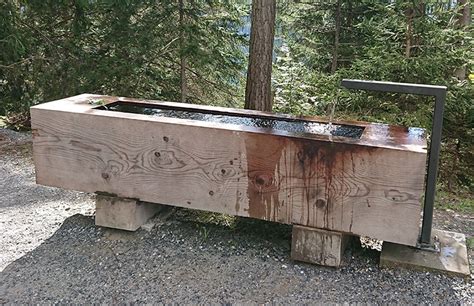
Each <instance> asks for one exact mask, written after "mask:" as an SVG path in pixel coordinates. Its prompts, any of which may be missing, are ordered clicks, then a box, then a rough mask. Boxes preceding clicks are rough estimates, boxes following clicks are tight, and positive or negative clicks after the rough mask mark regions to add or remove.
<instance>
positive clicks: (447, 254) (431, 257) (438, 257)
mask: <svg viewBox="0 0 474 306" xmlns="http://www.w3.org/2000/svg"><path fill="white" fill-rule="evenodd" d="M432 237H433V238H434V239H435V240H437V241H438V242H439V251H438V252H433V251H429V250H421V249H417V248H413V247H409V246H405V245H400V244H395V243H390V242H384V244H383V247H382V254H381V255H380V266H382V267H399V266H402V267H407V268H411V269H417V270H425V271H439V272H442V273H447V274H451V275H457V276H462V277H468V276H469V275H470V271H469V260H468V256H467V248H466V237H465V236H464V234H460V233H455V232H448V231H443V230H436V229H433V232H432Z"/></svg>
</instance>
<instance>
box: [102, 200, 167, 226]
mask: <svg viewBox="0 0 474 306" xmlns="http://www.w3.org/2000/svg"><path fill="white" fill-rule="evenodd" d="M161 209H162V205H160V204H155V203H147V202H140V201H137V200H134V199H126V198H119V197H113V196H106V195H99V194H98V195H97V196H96V213H95V224H96V225H98V226H104V227H110V228H116V229H122V230H126V231H136V230H137V229H138V228H139V227H140V226H142V225H143V224H144V223H145V222H147V221H148V219H150V218H151V217H153V216H154V215H155V214H156V213H157V212H159V211H160V210H161Z"/></svg>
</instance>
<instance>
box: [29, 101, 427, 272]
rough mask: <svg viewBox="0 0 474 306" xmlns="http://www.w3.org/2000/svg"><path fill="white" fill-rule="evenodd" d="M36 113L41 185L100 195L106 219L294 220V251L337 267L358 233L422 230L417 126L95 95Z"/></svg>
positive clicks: (405, 241)
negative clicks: (172, 212)
mask: <svg viewBox="0 0 474 306" xmlns="http://www.w3.org/2000/svg"><path fill="white" fill-rule="evenodd" d="M31 122H32V129H33V136H34V140H33V145H34V162H35V166H36V180H37V183H39V184H42V185H47V186H55V187H61V188H66V189H72V190H79V191H85V192H95V193H98V194H101V195H102V196H100V197H99V199H98V201H97V215H96V222H97V224H99V225H105V226H110V227H117V228H122V229H128V230H135V229H136V228H138V227H139V226H140V225H141V223H143V222H144V221H145V220H146V219H147V218H148V217H150V216H151V215H152V214H153V213H154V207H158V206H159V205H155V204H151V203H160V204H165V205H172V206H179V207H186V208H192V209H199V210H206V211H212V212H219V213H226V214H230V215H237V216H242V217H250V218H256V219H262V220H267V221H274V222H280V223H285V224H292V225H294V227H293V228H294V229H293V243H292V257H293V258H294V259H298V260H303V261H308V262H313V263H319V264H325V265H332V266H338V265H339V264H340V254H341V252H342V251H343V249H344V248H343V246H344V242H345V241H346V237H347V236H348V235H357V236H368V237H371V238H377V239H380V240H384V241H388V242H393V243H397V244H402V245H408V246H415V245H416V244H417V241H418V238H419V232H420V214H421V197H422V195H423V192H424V175H425V165H426V156H427V154H426V139H425V133H424V130H422V129H419V128H405V127H399V126H390V125H385V124H372V123H366V122H335V123H333V124H331V125H328V122H327V121H324V120H322V119H320V118H315V117H310V118H309V117H304V118H300V117H294V116H287V115H276V114H270V113H264V112H258V111H249V110H241V109H228V108H219V107H211V106H198V105H190V104H181V103H170V102H157V101H149V100H136V99H130V98H120V97H110V96H98V95H88V94H84V95H79V96H75V97H70V98H67V99H63V100H58V101H53V102H49V103H45V104H41V105H37V106H34V107H32V108H31ZM143 202H146V203H143Z"/></svg>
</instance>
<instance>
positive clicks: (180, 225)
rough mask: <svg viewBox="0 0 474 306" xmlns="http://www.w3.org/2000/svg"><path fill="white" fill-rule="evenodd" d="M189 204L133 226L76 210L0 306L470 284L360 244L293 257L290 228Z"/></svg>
mask: <svg viewBox="0 0 474 306" xmlns="http://www.w3.org/2000/svg"><path fill="white" fill-rule="evenodd" d="M193 218H194V217H192V216H191V217H190V216H189V213H188V212H187V211H186V210H178V211H177V212H175V213H174V214H173V215H172V216H171V218H169V219H168V220H155V221H156V225H155V227H153V228H152V229H151V230H149V231H147V230H143V229H141V230H139V231H137V232H133V233H129V232H124V231H119V230H111V229H105V228H99V227H95V225H94V220H93V218H92V217H85V216H83V215H74V216H72V217H70V218H68V219H66V220H65V222H64V224H63V225H62V226H61V227H60V228H59V229H58V230H57V231H56V232H55V233H54V234H53V235H52V236H51V237H50V238H48V239H47V240H45V241H44V242H43V243H42V244H41V245H40V246H39V247H37V248H36V249H34V250H33V251H31V252H29V253H27V254H26V255H25V256H23V257H22V258H20V259H18V260H16V261H14V262H12V263H11V264H9V265H8V266H7V267H6V268H5V270H4V271H3V272H1V273H0V303H48V302H49V303H51V302H56V303H77V302H82V303H84V302H102V303H123V302H128V303H133V302H144V303H153V302H164V303H168V302H178V303H236V302H240V303H246V302H247V303H248V302H252V303H268V302H275V303H291V304H294V303H298V304H300V303H314V302H318V303H325V302H355V301H357V302H381V303H382V302H383V303H391V302H392V303H393V302H399V303H400V302H401V303H404V302H406V303H408V302H411V303H419V302H456V301H457V302H459V301H460V296H459V294H456V292H455V290H457V289H456V287H459V286H462V282H458V281H456V280H452V279H449V278H446V277H444V276H438V275H433V274H426V273H417V272H407V271H403V270H401V271H394V270H381V269H379V268H378V267H377V257H378V256H377V255H378V254H377V252H374V251H366V250H363V249H361V248H360V246H355V247H353V248H352V249H351V251H350V252H348V254H347V257H348V259H350V261H349V263H348V264H347V265H346V266H344V267H343V268H341V269H331V268H325V267H320V266H314V265H307V264H302V263H297V262H293V261H291V260H290V259H289V256H290V241H291V227H290V226H285V225H280V224H276V223H269V222H263V221H257V220H252V219H245V218H238V219H237V220H236V222H235V224H234V225H233V226H231V227H229V226H223V225H216V224H206V223H202V222H196V221H193V220H194V219H193Z"/></svg>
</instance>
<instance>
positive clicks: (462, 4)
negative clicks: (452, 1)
mask: <svg viewBox="0 0 474 306" xmlns="http://www.w3.org/2000/svg"><path fill="white" fill-rule="evenodd" d="M458 5H459V19H458V26H459V27H460V28H465V27H467V26H469V25H470V24H471V3H470V1H469V0H459V3H458ZM454 75H455V76H456V77H457V78H458V80H460V81H463V80H465V79H466V66H462V67H459V68H458V69H456V71H455V72H454Z"/></svg>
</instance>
